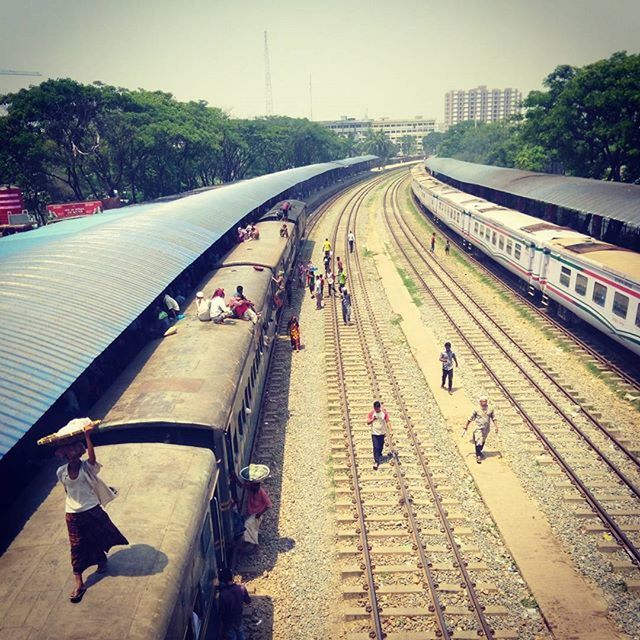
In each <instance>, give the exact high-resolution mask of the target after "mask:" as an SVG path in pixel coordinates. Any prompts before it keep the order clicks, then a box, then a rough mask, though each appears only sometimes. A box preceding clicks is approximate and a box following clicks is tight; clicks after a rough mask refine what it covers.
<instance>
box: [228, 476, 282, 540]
mask: <svg viewBox="0 0 640 640" xmlns="http://www.w3.org/2000/svg"><path fill="white" fill-rule="evenodd" d="M232 479H233V480H234V481H235V483H236V484H238V485H239V486H241V487H242V488H243V489H246V490H247V499H246V502H245V516H246V519H245V521H244V527H245V532H244V541H245V542H248V543H249V544H253V545H257V544H258V533H259V531H260V524H261V523H262V516H263V515H264V514H265V513H266V511H267V510H268V509H271V507H272V506H273V503H272V502H271V498H269V494H268V493H267V492H266V491H265V489H264V487H263V486H262V484H261V483H260V482H244V481H243V480H241V479H240V478H238V477H237V476H236V475H235V474H234V475H233V476H232Z"/></svg>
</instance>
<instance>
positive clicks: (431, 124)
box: [319, 116, 436, 150]
mask: <svg viewBox="0 0 640 640" xmlns="http://www.w3.org/2000/svg"><path fill="white" fill-rule="evenodd" d="M319 124H321V125H324V126H325V127H327V128H328V129H331V130H332V131H335V132H336V133H338V134H340V135H343V136H345V137H346V136H349V135H353V136H354V138H355V139H356V140H362V139H363V138H364V137H365V136H366V134H367V131H368V130H369V129H373V130H374V131H384V133H385V134H386V135H387V137H388V138H389V139H390V140H391V142H393V143H396V144H398V143H400V140H401V139H402V138H403V137H404V136H407V135H408V136H413V137H414V138H415V139H416V143H417V144H416V149H417V150H422V138H424V137H425V136H426V135H427V134H428V133H431V132H432V131H436V121H435V120H431V119H429V120H425V119H423V118H422V117H420V116H418V117H416V118H414V119H413V120H389V119H387V118H381V119H380V120H368V119H363V120H356V119H355V118H348V117H346V116H343V117H342V118H341V119H340V120H330V121H325V122H320V123H319Z"/></svg>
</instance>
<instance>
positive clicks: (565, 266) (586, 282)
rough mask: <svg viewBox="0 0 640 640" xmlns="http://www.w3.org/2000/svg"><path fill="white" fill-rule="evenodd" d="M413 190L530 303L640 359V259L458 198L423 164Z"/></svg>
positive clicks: (483, 202) (467, 198)
mask: <svg viewBox="0 0 640 640" xmlns="http://www.w3.org/2000/svg"><path fill="white" fill-rule="evenodd" d="M411 187H412V191H413V195H414V197H415V199H416V201H417V202H418V203H419V205H421V206H422V208H423V209H425V210H427V211H428V212H430V213H431V215H433V217H434V218H435V219H436V220H438V221H439V222H441V223H442V224H444V225H445V226H447V227H448V228H449V229H450V230H451V231H453V232H454V233H455V234H456V235H457V236H459V237H460V238H461V240H462V242H463V244H464V245H465V246H468V247H469V248H470V249H472V250H475V251H477V252H480V253H481V254H483V255H485V256H488V257H489V258H491V259H492V260H494V261H495V262H497V263H498V264H500V265H501V266H502V267H504V268H505V269H507V270H508V271H510V272H511V273H512V274H514V275H515V276H516V277H517V278H518V279H519V280H520V281H521V282H522V283H523V285H524V286H525V287H526V288H527V289H528V291H529V294H530V295H531V296H533V297H535V296H539V297H540V300H541V302H542V304H544V305H548V306H550V307H551V308H552V310H557V311H558V314H559V315H561V316H563V317H564V318H566V319H569V320H571V319H573V318H574V317H577V318H579V319H580V320H582V321H584V322H585V323H587V324H589V325H591V326H592V327H594V328H595V329H597V330H598V331H600V332H602V333H603V334H605V335H606V336H608V337H609V338H612V339H613V340H615V341H616V342H618V343H619V344H621V345H623V346H624V347H626V348H627V349H629V350H630V351H631V352H633V353H635V354H640V304H639V303H640V254H638V253H636V252H633V251H630V250H628V249H623V248H621V247H618V246H616V245H613V244H610V243H607V242H602V241H600V240H596V239H594V238H592V237H590V236H587V235H584V234H583V233H580V232H578V231H576V230H574V229H570V228H568V227H560V226H558V225H556V224H553V223H550V222H546V221H544V220H541V219H540V218H536V217H533V216H530V215H527V214H524V213H521V212H519V211H515V210H513V209H508V208H506V207H503V206H500V205H497V204H495V203H492V202H489V201H487V200H484V199H482V198H478V197H476V196H474V195H471V194H469V193H465V192H464V191H460V190H459V189H456V188H454V187H452V186H450V185H448V184H446V183H444V182H441V181H440V180H437V179H436V178H434V177H433V176H432V175H430V173H429V172H428V170H427V169H426V167H425V165H424V163H420V164H418V165H416V166H415V167H413V168H412V170H411Z"/></svg>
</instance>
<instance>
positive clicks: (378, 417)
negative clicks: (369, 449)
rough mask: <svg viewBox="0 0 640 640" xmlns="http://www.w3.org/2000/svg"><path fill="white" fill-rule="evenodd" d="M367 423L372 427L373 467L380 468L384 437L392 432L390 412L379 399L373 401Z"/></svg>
mask: <svg viewBox="0 0 640 640" xmlns="http://www.w3.org/2000/svg"><path fill="white" fill-rule="evenodd" d="M367 424H368V425H369V426H370V427H371V440H372V443H373V469H374V471H375V470H377V469H378V465H379V464H380V461H381V459H382V449H383V448H384V439H385V436H386V435H387V434H390V433H391V423H390V422H389V414H388V413H387V410H386V409H385V408H384V407H383V406H382V404H381V403H380V401H379V400H376V401H375V402H374V403H373V409H372V410H371V411H369V413H368V414H367Z"/></svg>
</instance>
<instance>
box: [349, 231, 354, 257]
mask: <svg viewBox="0 0 640 640" xmlns="http://www.w3.org/2000/svg"><path fill="white" fill-rule="evenodd" d="M347 240H348V241H349V252H350V253H353V246H354V245H355V243H356V237H355V235H354V233H353V231H349V235H348V236H347Z"/></svg>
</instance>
